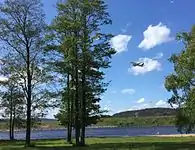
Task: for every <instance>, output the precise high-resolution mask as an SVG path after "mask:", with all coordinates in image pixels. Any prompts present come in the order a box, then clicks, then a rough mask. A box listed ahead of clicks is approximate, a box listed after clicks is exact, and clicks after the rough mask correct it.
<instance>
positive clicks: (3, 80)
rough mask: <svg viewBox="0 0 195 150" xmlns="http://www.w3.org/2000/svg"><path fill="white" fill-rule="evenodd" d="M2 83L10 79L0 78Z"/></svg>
mask: <svg viewBox="0 0 195 150" xmlns="http://www.w3.org/2000/svg"><path fill="white" fill-rule="evenodd" d="M0 81H1V82H6V81H8V78H7V77H3V76H0Z"/></svg>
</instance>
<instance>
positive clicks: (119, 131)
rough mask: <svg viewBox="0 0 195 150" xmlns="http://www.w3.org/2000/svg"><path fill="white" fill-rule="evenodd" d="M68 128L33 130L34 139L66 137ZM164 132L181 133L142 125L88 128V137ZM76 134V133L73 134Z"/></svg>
mask: <svg viewBox="0 0 195 150" xmlns="http://www.w3.org/2000/svg"><path fill="white" fill-rule="evenodd" d="M66 132H67V131H66V129H64V130H63V129H61V130H43V131H32V134H31V138H32V139H59V138H66ZM156 134H159V135H162V134H179V133H178V132H177V129H176V128H175V127H141V128H138V127H136V128H87V129H86V136H87V137H127V136H147V135H156ZM73 135H74V134H73ZM15 138H16V139H25V132H15ZM6 139H9V132H1V131H0V140H6Z"/></svg>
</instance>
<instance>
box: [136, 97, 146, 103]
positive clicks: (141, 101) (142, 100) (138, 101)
mask: <svg viewBox="0 0 195 150" xmlns="http://www.w3.org/2000/svg"><path fill="white" fill-rule="evenodd" d="M144 101H145V99H144V98H140V99H139V100H137V103H139V104H140V103H143V102H144Z"/></svg>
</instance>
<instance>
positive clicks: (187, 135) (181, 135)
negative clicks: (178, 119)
mask: <svg viewBox="0 0 195 150" xmlns="http://www.w3.org/2000/svg"><path fill="white" fill-rule="evenodd" d="M152 136H156V137H190V136H195V134H168V135H152Z"/></svg>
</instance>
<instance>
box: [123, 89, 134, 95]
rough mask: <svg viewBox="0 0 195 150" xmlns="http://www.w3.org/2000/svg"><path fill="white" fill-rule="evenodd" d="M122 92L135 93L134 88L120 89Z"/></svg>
mask: <svg viewBox="0 0 195 150" xmlns="http://www.w3.org/2000/svg"><path fill="white" fill-rule="evenodd" d="M121 92H122V93H123V94H131V95H132V94H134V93H135V90H134V89H123V90H122V91H121Z"/></svg>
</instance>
